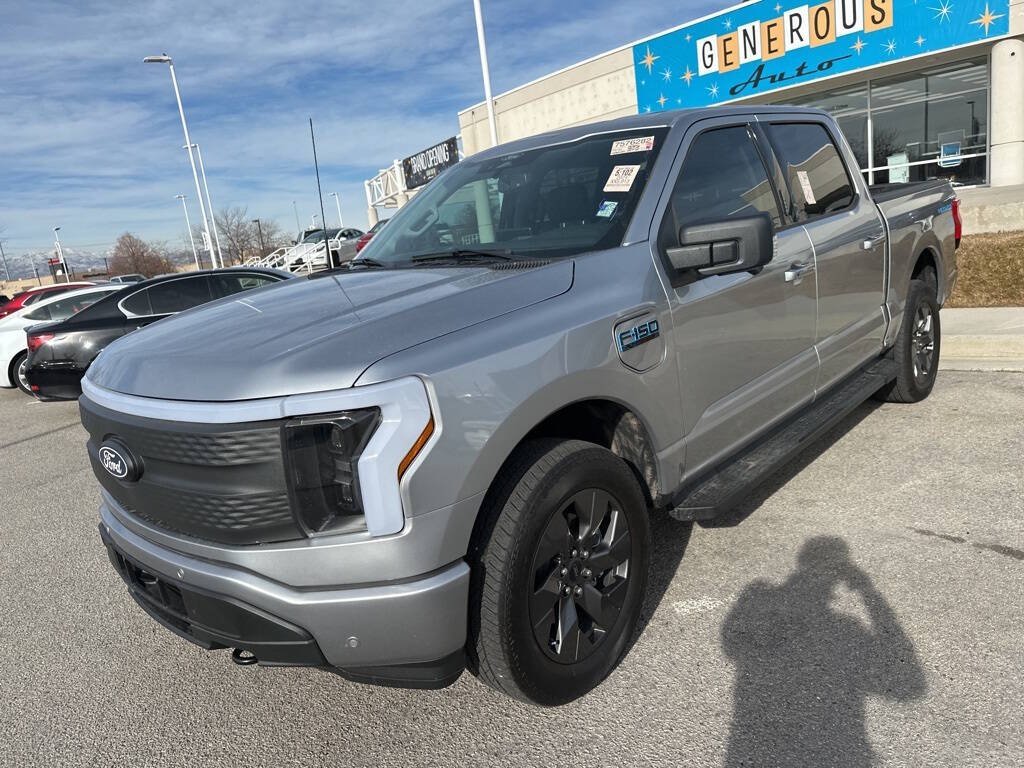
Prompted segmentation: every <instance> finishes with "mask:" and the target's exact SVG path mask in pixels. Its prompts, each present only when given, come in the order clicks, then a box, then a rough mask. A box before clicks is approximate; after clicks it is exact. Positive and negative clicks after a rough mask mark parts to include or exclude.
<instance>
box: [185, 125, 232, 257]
mask: <svg viewBox="0 0 1024 768" xmlns="http://www.w3.org/2000/svg"><path fill="white" fill-rule="evenodd" d="M192 146H193V147H194V148H195V150H196V156H197V157H198V158H199V175H200V176H202V177H203V189H205V190H206V207H207V208H209V209H210V223H211V224H212V225H213V239H214V240H215V241H216V242H217V258H218V259H220V265H221V267H223V266H224V252H223V251H221V249H220V232H218V231H217V216H216V214H214V212H213V202H212V201H211V200H210V187H209V186H208V185H207V183H206V166H205V165H203V151H202V150H201V149H199V145H198V144H193V145H192ZM182 149H185V147H182Z"/></svg>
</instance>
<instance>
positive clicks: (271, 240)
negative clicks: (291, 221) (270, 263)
mask: <svg viewBox="0 0 1024 768" xmlns="http://www.w3.org/2000/svg"><path fill="white" fill-rule="evenodd" d="M252 226H253V229H257V232H256V242H257V245H258V244H259V241H260V237H259V231H258V229H262V230H263V255H264V256H266V255H267V254H268V253H270V252H271V251H276V250H277V249H278V248H280V247H281V246H282V245H291V238H290V237H289V236H288V234H287V233H286V232H284V230H282V229H281V225H280V224H278V223H277V222H276V221H274V220H273V219H260V224H259V228H257V227H256V225H255V224H253V225H252Z"/></svg>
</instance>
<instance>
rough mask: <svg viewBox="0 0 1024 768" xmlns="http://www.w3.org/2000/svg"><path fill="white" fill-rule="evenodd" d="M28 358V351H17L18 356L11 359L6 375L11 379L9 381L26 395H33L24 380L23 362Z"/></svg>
mask: <svg viewBox="0 0 1024 768" xmlns="http://www.w3.org/2000/svg"><path fill="white" fill-rule="evenodd" d="M27 360H28V352H19V353H18V356H17V357H15V358H14V360H12V361H11V367H10V368H8V369H7V375H8V376H9V377H10V379H11V383H12V384H14V385H15V386H16V387H17V388H18V389H20V390H21V391H22V392H24V393H25V394H26V395H29V396H31V397H35V395H34V394H33V393H32V389H31V387H29V385H28V382H27V381H25V370H24V368H25V362H26V361H27Z"/></svg>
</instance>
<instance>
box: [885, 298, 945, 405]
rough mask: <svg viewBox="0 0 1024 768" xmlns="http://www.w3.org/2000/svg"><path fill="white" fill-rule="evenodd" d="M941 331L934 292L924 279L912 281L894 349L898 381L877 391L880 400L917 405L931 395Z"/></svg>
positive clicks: (936, 367)
mask: <svg viewBox="0 0 1024 768" xmlns="http://www.w3.org/2000/svg"><path fill="white" fill-rule="evenodd" d="M941 331H942V328H941V325H940V322H939V305H938V302H937V301H936V300H935V291H934V289H932V288H931V287H930V286H929V285H928V284H927V283H926V282H925V281H923V280H917V279H915V280H911V281H910V290H909V292H908V294H907V305H906V308H905V309H904V314H903V326H902V327H901V328H900V334H899V337H897V339H896V345H895V346H894V347H893V350H892V356H893V359H894V360H895V361H896V378H895V379H894V380H893V381H892V382H890V383H889V384H887V385H886V386H885V387H883V388H882V389H881V390H879V391H878V393H877V394H876V397H878V399H880V400H885V401H886V402H889V403H916V402H919V401H921V400H924V399H925V398H926V397H928V395H930V394H931V391H932V388H933V387H934V386H935V377H936V375H937V374H938V369H939V348H940V346H941V341H942V333H941Z"/></svg>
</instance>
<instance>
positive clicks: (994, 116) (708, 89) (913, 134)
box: [459, 0, 1024, 231]
mask: <svg viewBox="0 0 1024 768" xmlns="http://www.w3.org/2000/svg"><path fill="white" fill-rule="evenodd" d="M680 21H681V22H683V23H682V24H680V26H678V27H674V28H672V29H669V30H666V31H664V32H659V33H657V34H654V35H652V36H650V37H648V38H645V39H643V40H640V41H638V42H635V43H631V44H629V45H625V46H623V47H621V48H617V49H615V50H613V51H608V52H607V53H602V54H599V55H597V56H594V57H593V58H590V59H587V60H586V61H582V62H579V63H577V64H573V65H572V66H569V67H566V68H565V69H562V70H560V71H558V72H554V73H552V74H550V75H547V76H545V77H542V78H539V79H537V80H534V81H533V82H530V83H526V84H524V85H521V86H519V87H516V88H513V89H512V90H510V91H507V92H505V93H502V94H499V95H498V96H496V97H495V98H494V100H493V109H494V120H495V128H496V131H497V136H498V141H499V142H506V141H511V140H514V139H518V138H522V137H524V136H530V135H533V134H538V133H542V132H544V131H549V130H553V129H557V128H563V127H567V126H573V125H580V124H585V123H591V122H596V121H599V120H607V119H610V118H614V117H620V116H624V115H634V114H637V113H640V112H659V111H664V110H671V109H684V108H688V107H710V106H715V105H719V104H743V103H750V104H795V105H802V106H813V107H820V108H822V109H825V110H827V111H828V112H830V113H831V114H832V115H833V116H834V117H835V118H836V120H837V121H838V123H839V125H840V126H841V127H842V130H843V132H844V133H845V135H846V137H847V139H848V140H849V142H850V145H851V147H852V148H853V151H854V153H855V155H856V156H857V160H858V162H859V164H860V166H861V171H862V172H863V174H864V176H865V178H867V179H868V180H869V182H871V183H885V182H901V181H916V180H922V179H930V178H937V177H946V178H949V179H951V180H952V181H953V182H954V183H955V184H956V185H958V186H961V187H963V189H962V191H961V196H962V197H963V198H964V200H965V203H966V205H965V209H966V215H967V218H968V220H967V225H968V227H969V231H1000V230H1007V229H1024V0H829V2H825V3H820V4H817V5H804V4H797V3H795V2H794V0H757V1H755V2H747V3H743V4H741V5H736V6H733V7H730V8H727V9H725V10H723V11H720V12H718V13H715V14H712V15H710V16H706V17H704V18H700V19H696V20H692V21H686V20H684V19H680ZM494 64H495V66H500V63H498V62H494ZM459 127H460V132H461V138H462V149H463V154H464V155H471V154H473V153H474V152H478V151H480V150H481V149H485V148H487V147H490V146H491V133H490V126H489V118H488V109H487V105H486V103H483V102H481V103H480V104H476V105H474V106H472V107H469V108H468V109H465V110H463V111H462V112H460V113H459Z"/></svg>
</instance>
